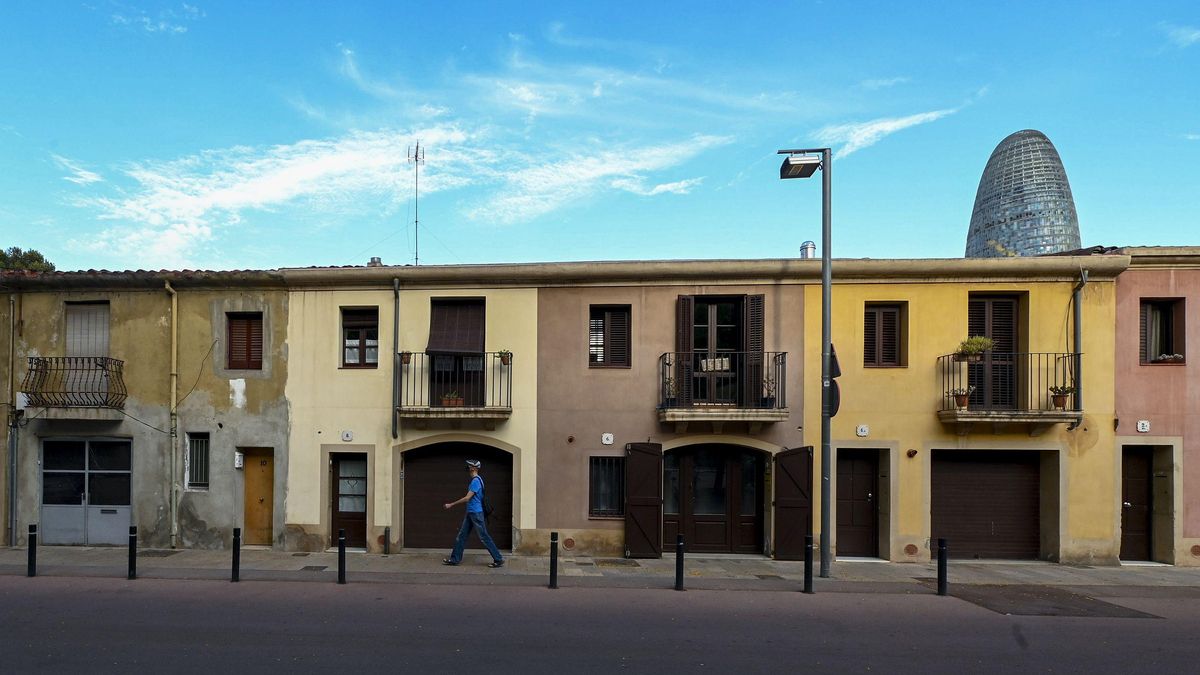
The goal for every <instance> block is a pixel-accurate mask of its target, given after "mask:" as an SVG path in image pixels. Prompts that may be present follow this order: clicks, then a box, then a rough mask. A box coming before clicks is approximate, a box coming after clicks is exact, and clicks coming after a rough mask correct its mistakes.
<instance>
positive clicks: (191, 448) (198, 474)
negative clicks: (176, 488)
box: [186, 433, 208, 490]
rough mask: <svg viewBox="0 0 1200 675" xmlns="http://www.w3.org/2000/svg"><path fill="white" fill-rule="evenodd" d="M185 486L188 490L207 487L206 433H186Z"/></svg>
mask: <svg viewBox="0 0 1200 675" xmlns="http://www.w3.org/2000/svg"><path fill="white" fill-rule="evenodd" d="M187 439H188V454H187V469H186V470H187V487H188V489H189V490H207V489H208V433H192V434H188V435H187Z"/></svg>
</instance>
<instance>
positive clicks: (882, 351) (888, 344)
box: [878, 307, 900, 366]
mask: <svg viewBox="0 0 1200 675" xmlns="http://www.w3.org/2000/svg"><path fill="white" fill-rule="evenodd" d="M878 355H879V365H881V366H898V365H900V310H899V309H897V308H895V307H882V308H880V310H879V351H878Z"/></svg>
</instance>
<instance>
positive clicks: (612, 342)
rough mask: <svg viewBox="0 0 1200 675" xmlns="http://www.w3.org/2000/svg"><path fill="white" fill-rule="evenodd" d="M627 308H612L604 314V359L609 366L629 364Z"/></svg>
mask: <svg viewBox="0 0 1200 675" xmlns="http://www.w3.org/2000/svg"><path fill="white" fill-rule="evenodd" d="M629 324H630V321H629V310H628V309H613V310H609V311H608V312H605V314H604V332H605V335H604V351H605V354H604V361H605V363H607V364H608V365H610V366H628V365H629V361H630V359H629V343H630V339H629Z"/></svg>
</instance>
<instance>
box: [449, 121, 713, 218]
mask: <svg viewBox="0 0 1200 675" xmlns="http://www.w3.org/2000/svg"><path fill="white" fill-rule="evenodd" d="M732 141H733V139H732V138H729V137H724V136H696V137H694V138H691V139H688V140H686V141H680V142H677V143H666V144H660V145H651V146H643V147H627V148H620V149H607V150H603V151H600V152H593V153H588V154H582V153H580V154H576V155H574V156H571V157H567V158H563V159H558V160H555V161H550V162H544V163H533V164H529V165H527V166H525V167H524V168H521V169H518V170H516V171H506V172H505V173H504V174H503V179H504V185H503V186H502V187H501V189H500V190H498V191H497V193H496V194H495V195H494V196H492V197H491V198H489V199H487V200H485V202H484V203H482V204H480V205H479V206H477V207H475V208H473V209H471V210H470V211H468V215H469V216H470V217H471V218H474V219H476V220H486V221H489V222H496V223H514V222H519V221H522V220H530V219H533V218H536V217H538V216H541V215H544V214H546V213H549V212H551V211H554V210H556V209H558V208H561V207H562V206H564V205H566V204H571V203H579V202H581V201H583V200H585V199H587V198H589V197H591V196H592V195H594V194H596V193H598V192H601V191H603V190H606V189H618V190H624V191H626V192H632V193H634V194H640V195H645V196H652V195H659V194H665V193H680V192H685V191H687V190H689V189H691V188H692V187H693V186H695V185H696V184H698V183H699V181H700V180H701V179H699V178H692V179H688V180H683V181H676V182H674V183H663V184H660V185H657V186H655V187H653V188H646V187H644V178H643V174H645V173H648V172H653V171H662V170H664V169H669V168H673V167H676V166H679V165H680V164H683V163H684V162H686V161H687V160H689V159H691V158H693V157H695V156H696V155H698V154H700V153H702V152H705V151H707V150H709V149H712V148H714V147H718V146H721V145H726V144H728V143H731V142H732Z"/></svg>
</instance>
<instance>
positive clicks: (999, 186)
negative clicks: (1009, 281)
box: [966, 129, 1079, 258]
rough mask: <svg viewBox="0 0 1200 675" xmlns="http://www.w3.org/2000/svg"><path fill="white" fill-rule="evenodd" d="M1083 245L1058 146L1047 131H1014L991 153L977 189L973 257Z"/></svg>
mask: <svg viewBox="0 0 1200 675" xmlns="http://www.w3.org/2000/svg"><path fill="white" fill-rule="evenodd" d="M1077 248H1079V218H1078V216H1077V215H1076V213H1075V200H1074V197H1072V195H1071V184H1070V183H1069V182H1068V181H1067V172H1066V169H1064V168H1063V163H1062V158H1061V157H1059V155H1058V150H1057V149H1055V147H1054V144H1053V143H1051V142H1050V139H1048V138H1046V135H1045V134H1043V133H1042V132H1040V131H1036V130H1034V129H1025V130H1023V131H1018V132H1016V133H1014V134H1011V135H1009V136H1008V137H1007V138H1005V139H1004V140H1002V141H1000V144H999V145H997V146H996V149H995V150H993V151H992V154H991V156H990V157H989V158H988V161H987V165H986V166H985V167H984V169H983V175H982V176H981V177H980V178H979V188H978V189H977V190H976V192H975V206H974V208H973V209H972V210H971V226H970V229H969V230H968V232H967V251H966V257H968V258H1002V257H1012V256H1033V255H1045V254H1048V253H1060V252H1062V251H1073V250H1075V249H1077Z"/></svg>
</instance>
